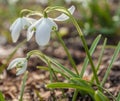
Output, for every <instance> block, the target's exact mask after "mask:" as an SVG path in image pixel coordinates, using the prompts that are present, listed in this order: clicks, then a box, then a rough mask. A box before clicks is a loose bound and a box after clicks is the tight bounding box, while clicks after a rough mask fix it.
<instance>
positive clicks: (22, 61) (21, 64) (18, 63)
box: [7, 58, 27, 75]
mask: <svg viewBox="0 0 120 101" xmlns="http://www.w3.org/2000/svg"><path fill="white" fill-rule="evenodd" d="M15 67H16V68H17V73H16V75H20V74H23V73H24V72H25V71H26V69H27V59H26V58H16V59H14V60H13V61H12V62H11V63H10V64H9V66H8V68H7V70H10V69H13V68H15Z"/></svg>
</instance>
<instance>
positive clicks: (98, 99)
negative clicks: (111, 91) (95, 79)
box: [94, 90, 109, 101]
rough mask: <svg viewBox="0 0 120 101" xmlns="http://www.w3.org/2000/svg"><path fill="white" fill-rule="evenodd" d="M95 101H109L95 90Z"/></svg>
mask: <svg viewBox="0 0 120 101" xmlns="http://www.w3.org/2000/svg"><path fill="white" fill-rule="evenodd" d="M94 99H95V101H109V99H108V98H107V97H106V96H105V95H104V94H103V93H102V92H100V91H99V90H97V91H96V92H95V94H94Z"/></svg>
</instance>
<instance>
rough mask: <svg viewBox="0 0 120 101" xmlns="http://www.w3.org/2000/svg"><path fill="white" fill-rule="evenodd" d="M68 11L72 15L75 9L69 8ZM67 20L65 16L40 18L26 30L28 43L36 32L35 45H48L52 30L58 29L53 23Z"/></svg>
mask: <svg viewBox="0 0 120 101" xmlns="http://www.w3.org/2000/svg"><path fill="white" fill-rule="evenodd" d="M68 10H69V11H70V13H71V14H73V12H74V10H75V7H74V6H71V7H70V8H69V9H68ZM67 19H69V17H68V16H67V15H65V14H61V15H60V16H58V17H57V18H55V19H53V18H49V17H42V18H41V19H39V20H38V21H36V22H35V23H34V24H33V25H31V26H30V27H29V28H28V32H27V41H29V40H30V39H31V38H32V36H33V34H34V31H36V33H35V39H36V42H37V44H38V45H40V46H44V45H46V44H48V42H49V40H50V33H51V31H52V28H53V27H56V29H57V28H58V26H57V24H56V23H55V22H54V21H65V20H67Z"/></svg>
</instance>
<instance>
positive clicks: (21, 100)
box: [19, 71, 28, 101]
mask: <svg viewBox="0 0 120 101" xmlns="http://www.w3.org/2000/svg"><path fill="white" fill-rule="evenodd" d="M27 76H28V72H27V71H26V72H25V74H24V77H23V80H22V87H21V91H20V99H19V101H23V93H24V89H25V83H26V80H27Z"/></svg>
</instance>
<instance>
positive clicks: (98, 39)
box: [80, 35, 101, 78]
mask: <svg viewBox="0 0 120 101" xmlns="http://www.w3.org/2000/svg"><path fill="white" fill-rule="evenodd" d="M100 38H101V35H98V36H97V37H96V39H95V40H94V41H93V44H92V46H91V48H90V50H89V52H90V55H92V54H93V52H94V51H95V48H96V47H97V44H98V42H99V41H100ZM88 62H89V59H88V57H86V58H85V60H84V63H83V67H82V71H81V73H80V77H81V78H82V77H83V75H84V72H85V70H86V68H87V65H88Z"/></svg>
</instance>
